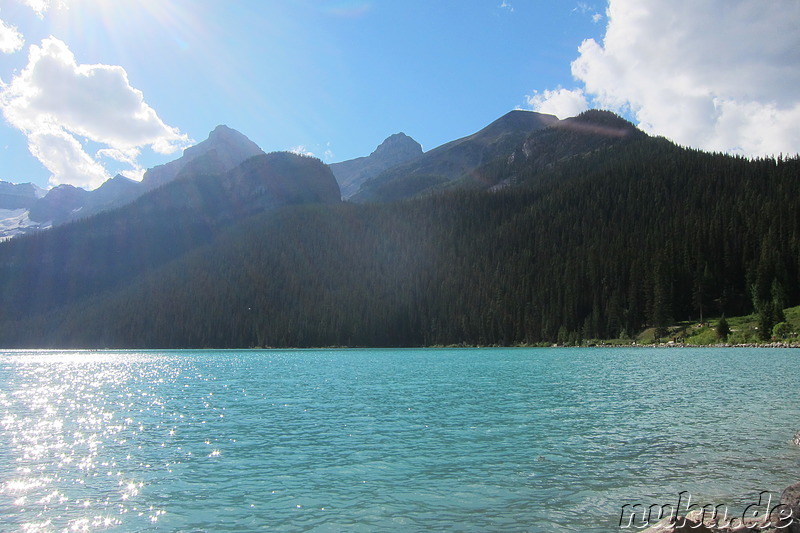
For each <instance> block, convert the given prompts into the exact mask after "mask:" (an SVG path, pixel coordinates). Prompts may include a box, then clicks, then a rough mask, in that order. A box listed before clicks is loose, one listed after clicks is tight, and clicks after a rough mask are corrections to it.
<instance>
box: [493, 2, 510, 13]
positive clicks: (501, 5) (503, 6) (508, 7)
mask: <svg viewBox="0 0 800 533" xmlns="http://www.w3.org/2000/svg"><path fill="white" fill-rule="evenodd" d="M497 7H499V8H500V9H508V10H509V11H510V12H512V13H513V12H514V6H512V5H511V4H509V3H508V2H506V0H503V1H502V2H501V3H500V5H499V6H497Z"/></svg>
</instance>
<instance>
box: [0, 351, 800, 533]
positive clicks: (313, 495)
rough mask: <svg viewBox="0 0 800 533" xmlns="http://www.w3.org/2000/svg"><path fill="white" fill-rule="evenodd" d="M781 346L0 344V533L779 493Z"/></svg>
mask: <svg viewBox="0 0 800 533" xmlns="http://www.w3.org/2000/svg"><path fill="white" fill-rule="evenodd" d="M798 357H800V352H798V351H796V350H795V351H792V350H782V349H747V348H738V349H722V348H714V349H690V348H680V349H666V348H660V349H659V348H652V349H650V348H588V349H582V348H564V349H561V348H544V349H528V348H514V349H502V348H497V349H407V350H389V349H385V350H372V349H363V350H327V349H326V350H264V351H146V352H140V351H136V352H125V351H108V352H81V351H67V352H63V351H30V352H28V351H4V352H0V515H2V518H1V519H0V531H2V532H7V531H8V532H10V531H65V530H69V531H187V532H188V531H192V532H199V531H209V532H210V531H260V530H276V531H320V532H322V531H345V530H346V531H430V530H437V531H542V532H545V531H582V532H586V531H588V532H592V531H597V532H600V531H616V530H620V531H624V530H625V529H624V528H623V529H621V528H620V527H619V522H620V518H621V516H622V514H623V513H622V510H623V506H624V505H626V504H628V505H633V504H643V505H645V506H647V505H650V504H665V503H669V502H674V501H676V500H677V499H678V495H679V494H680V493H683V495H684V496H683V497H684V501H686V496H688V495H690V496H691V497H692V498H693V500H692V503H700V504H701V505H703V504H705V503H713V504H715V505H717V504H725V505H726V506H728V507H729V508H730V510H731V512H732V513H733V514H736V512H739V513H741V511H743V510H744V509H745V508H746V506H747V505H748V504H749V503H753V502H754V500H755V501H757V500H758V497H759V493H760V492H761V491H770V494H772V495H773V498H774V500H775V501H777V498H778V497H779V496H780V492H781V490H782V489H783V488H784V487H786V486H787V485H789V484H791V483H794V482H796V481H800V469H799V468H798V466H800V449H798V448H797V447H795V446H794V445H793V444H792V442H791V439H792V436H793V435H794V433H795V432H796V431H798V430H800V367H799V366H798V360H799V359H798Z"/></svg>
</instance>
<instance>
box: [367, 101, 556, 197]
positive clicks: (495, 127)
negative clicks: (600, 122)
mask: <svg viewBox="0 0 800 533" xmlns="http://www.w3.org/2000/svg"><path fill="white" fill-rule="evenodd" d="M557 122H558V118H556V117H555V116H553V115H544V114H541V113H535V112H533V111H521V110H515V111H511V112H509V113H507V114H505V115H504V116H502V117H500V118H499V119H497V120H495V121H494V122H492V123H491V124H489V125H488V126H486V127H485V128H483V129H481V130H480V131H478V132H476V133H473V134H472V135H469V136H467V137H463V138H461V139H457V140H455V141H451V142H449V143H447V144H444V145H442V146H439V147H437V148H434V149H433V150H430V151H428V152H425V153H424V154H423V155H421V156H420V157H417V158H415V159H413V160H411V161H409V162H407V163H405V164H400V165H397V166H394V167H392V168H390V169H388V170H386V171H384V172H382V173H380V174H378V175H377V176H375V177H374V178H372V179H369V180H367V181H365V182H364V183H363V184H362V185H361V189H360V190H359V191H358V192H357V193H356V194H354V195H353V196H352V199H353V200H354V201H358V202H365V201H392V200H398V199H401V198H407V197H410V196H415V195H418V194H421V193H424V192H426V191H432V190H436V189H441V188H445V187H448V186H452V185H453V184H454V183H455V182H457V181H465V182H466V183H467V184H469V185H477V186H481V183H480V180H479V179H478V178H477V177H476V176H474V171H475V169H477V168H478V167H480V166H481V165H485V164H488V163H489V162H491V161H493V160H494V159H495V158H497V157H506V156H507V155H508V152H510V151H512V150H513V149H514V148H516V147H517V146H518V145H519V144H520V143H521V142H522V141H523V140H524V139H525V138H527V137H528V135H530V134H531V133H532V132H535V131H538V130H541V129H543V128H547V127H548V126H552V125H553V124H556V123H557Z"/></svg>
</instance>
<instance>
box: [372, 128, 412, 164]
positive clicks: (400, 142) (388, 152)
mask: <svg viewBox="0 0 800 533" xmlns="http://www.w3.org/2000/svg"><path fill="white" fill-rule="evenodd" d="M419 155H422V146H421V145H420V144H419V143H418V142H417V141H415V140H414V139H412V138H411V137H409V136H408V135H406V134H405V133H403V132H400V133H395V134H393V135H390V136H389V137H387V138H386V139H385V140H384V141H383V142H382V143H381V144H380V145H379V146H378V147H377V148H376V149H375V151H374V152H372V153H371V154H370V156H371V157H380V158H384V159H386V158H388V159H392V160H398V161H407V160H409V159H411V158H413V157H417V156H419Z"/></svg>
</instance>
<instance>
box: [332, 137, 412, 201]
mask: <svg viewBox="0 0 800 533" xmlns="http://www.w3.org/2000/svg"><path fill="white" fill-rule="evenodd" d="M421 155H422V146H420V144H419V143H418V142H417V141H415V140H414V139H412V138H411V137H409V136H408V135H406V134H405V133H395V134H394V135H391V136H389V137H387V138H386V140H384V141H383V142H382V143H381V144H380V145H379V146H378V147H377V148H376V149H375V151H374V152H372V153H371V154H370V155H368V156H366V157H359V158H356V159H350V160H349V161H342V162H341V163H333V164H331V165H329V166H330V167H331V170H332V171H333V175H334V176H336V181H338V182H339V188H340V189H341V190H342V198H345V199H347V198H350V197H351V196H353V195H354V194H355V193H356V192H358V189H359V188H360V187H361V184H362V183H364V182H365V181H367V180H370V179H372V178H374V177H375V176H377V175H378V174H380V173H381V172H383V171H385V170H387V169H389V168H392V167H394V166H397V165H399V164H401V163H407V162H409V161H413V160H414V159H416V158H418V157H419V156H421Z"/></svg>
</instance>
